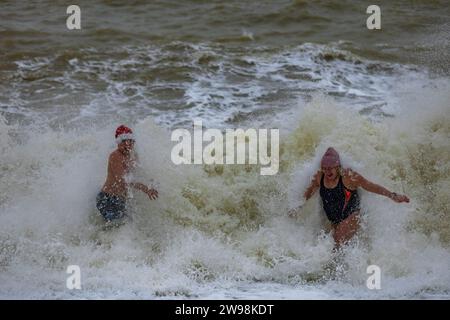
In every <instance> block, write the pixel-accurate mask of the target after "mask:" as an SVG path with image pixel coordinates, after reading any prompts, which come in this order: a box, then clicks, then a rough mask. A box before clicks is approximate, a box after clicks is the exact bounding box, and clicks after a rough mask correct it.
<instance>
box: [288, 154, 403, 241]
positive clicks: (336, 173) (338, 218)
mask: <svg viewBox="0 0 450 320" xmlns="http://www.w3.org/2000/svg"><path fill="white" fill-rule="evenodd" d="M359 187H361V188H363V189H365V190H367V191H369V192H373V193H376V194H379V195H383V196H385V197H388V198H389V199H391V200H393V201H395V202H397V203H401V202H409V198H408V197H407V196H405V195H400V194H397V193H395V192H391V191H389V190H387V189H386V188H384V187H382V186H380V185H377V184H375V183H373V182H370V181H369V180H367V179H365V178H364V177H363V176H362V175H360V174H359V173H357V172H356V171H353V170H351V169H349V168H347V169H343V168H342V166H341V161H340V157H339V154H338V152H337V151H336V150H335V149H333V148H328V149H327V151H326V152H325V154H324V155H323V157H322V160H321V169H320V170H319V171H317V173H316V174H315V175H314V177H313V179H312V181H311V184H310V185H309V187H308V188H307V189H306V192H305V194H304V197H305V199H306V200H308V199H310V198H311V197H312V196H313V195H314V193H315V192H316V191H317V190H320V197H321V199H322V204H323V209H324V210H325V213H326V215H327V218H328V220H329V221H330V222H331V225H332V232H333V238H334V241H335V244H336V247H340V246H341V245H342V244H344V243H346V242H347V241H349V240H350V239H351V238H352V237H353V236H354V235H355V233H356V232H357V231H358V229H359V214H360V200H359V195H358V191H357V189H358V188H359ZM297 212H298V209H296V210H291V211H290V212H289V215H290V216H291V217H292V216H295V215H296V214H297Z"/></svg>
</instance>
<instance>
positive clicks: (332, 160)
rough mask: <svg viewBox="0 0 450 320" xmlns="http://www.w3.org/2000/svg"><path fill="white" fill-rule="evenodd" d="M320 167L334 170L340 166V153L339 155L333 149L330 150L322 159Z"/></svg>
mask: <svg viewBox="0 0 450 320" xmlns="http://www.w3.org/2000/svg"><path fill="white" fill-rule="evenodd" d="M320 165H321V166H322V167H326V168H333V167H338V166H340V165H341V160H340V159H339V153H337V151H336V150H334V149H333V148H331V147H330V148H328V149H327V151H326V152H325V154H324V155H323V157H322V161H321V162H320Z"/></svg>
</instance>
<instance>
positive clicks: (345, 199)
mask: <svg viewBox="0 0 450 320" xmlns="http://www.w3.org/2000/svg"><path fill="white" fill-rule="evenodd" d="M323 179H324V176H323V175H322V179H321V180H320V197H321V198H322V202H323V209H324V210H325V213H326V214H327V217H328V220H330V221H331V223H333V224H338V223H340V222H342V221H344V220H345V219H346V218H347V217H348V216H349V215H351V214H352V213H353V212H355V211H358V210H359V209H360V205H359V196H358V192H357V191H356V190H349V189H347V188H346V187H345V186H344V183H343V182H342V177H339V182H338V184H337V186H336V187H334V188H332V189H328V188H327V187H325V185H324V182H323Z"/></svg>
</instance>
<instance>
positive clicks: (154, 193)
mask: <svg viewBox="0 0 450 320" xmlns="http://www.w3.org/2000/svg"><path fill="white" fill-rule="evenodd" d="M146 193H147V195H148V197H149V198H150V200H155V199H156V198H158V191H156V189H148V191H147V192H146Z"/></svg>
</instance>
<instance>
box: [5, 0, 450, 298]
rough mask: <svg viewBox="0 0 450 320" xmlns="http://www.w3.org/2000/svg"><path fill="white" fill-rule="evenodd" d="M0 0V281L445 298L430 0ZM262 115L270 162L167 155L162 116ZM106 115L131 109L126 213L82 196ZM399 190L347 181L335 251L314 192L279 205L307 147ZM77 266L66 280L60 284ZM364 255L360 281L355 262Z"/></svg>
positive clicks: (440, 36)
mask: <svg viewBox="0 0 450 320" xmlns="http://www.w3.org/2000/svg"><path fill="white" fill-rule="evenodd" d="M78 4H79V6H80V7H81V10H82V30H81V31H68V30H67V29H66V28H65V18H66V15H65V9H66V7H65V6H66V3H65V2H63V1H36V2H33V3H28V2H13V1H1V2H0V57H1V59H0V120H1V121H0V150H1V151H2V156H1V162H0V178H1V183H0V283H1V286H0V297H2V298H11V297H12V298H85V297H87V298H173V297H176V298H186V297H190V298H213V299H214V298H277V299H278V298H291V299H296V298H350V297H355V298H363V299H364V298H386V297H388V298H389V297H395V298H399V297H400V298H429V297H443V298H448V296H449V291H450V285H449V284H450V271H449V270H450V268H449V266H450V250H449V243H450V225H449V221H450V217H449V207H448V204H449V193H448V189H449V183H450V179H449V177H450V173H449V163H450V161H449V160H450V143H449V141H450V139H449V136H450V119H449V115H450V113H449V111H450V107H449V101H450V99H449V98H450V95H449V92H450V91H449V87H450V84H449V52H450V51H449V37H450V36H449V32H450V31H449V30H450V29H449V26H450V24H449V17H450V14H449V13H450V12H449V7H448V6H447V5H446V2H445V1H414V2H413V3H411V2H410V1H398V2H395V4H392V3H389V2H387V1H381V2H380V6H381V9H382V28H383V29H382V31H376V32H374V31H368V30H367V29H366V28H365V19H366V17H367V15H366V14H365V9H366V8H367V6H368V5H369V4H371V3H369V2H367V4H366V3H365V2H364V1H362V2H358V4H355V3H353V2H351V1H339V2H332V1H314V2H308V1H247V2H238V1H227V2H223V1H222V2H219V1H183V2H175V1H151V2H145V1H127V2H121V1H97V2H95V3H94V4H93V3H91V2H87V1H79V3H78ZM194 117H199V118H202V119H203V122H204V124H205V125H206V126H208V127H218V128H227V127H272V128H273V127H275V128H281V132H282V135H281V167H280V173H279V174H278V175H277V176H274V177H261V176H259V170H257V168H254V169H249V168H247V167H240V166H226V167H225V168H211V167H202V166H192V167H190V166H185V167H176V166H174V165H172V164H171V161H170V151H171V148H172V146H173V144H172V143H171V142H170V130H171V129H173V128H175V127H187V128H189V127H190V126H191V125H192V119H193V118H194ZM119 123H127V124H129V125H131V126H133V128H135V131H136V134H137V136H138V144H137V148H138V151H139V155H140V159H141V162H142V166H143V170H142V172H141V179H142V180H143V182H146V183H156V184H157V185H158V187H159V188H160V198H159V200H158V201H154V202H148V200H147V199H145V198H144V197H143V196H142V195H138V194H136V195H135V197H134V198H133V200H132V202H131V204H132V209H131V210H132V215H133V221H131V222H130V223H128V224H127V225H124V226H122V227H120V228H117V229H112V230H104V228H103V224H102V221H101V219H100V218H99V217H98V214H97V213H96V209H95V203H94V201H95V195H96V193H97V191H98V189H99V187H100V186H101V184H102V183H103V180H104V178H105V170H106V168H105V165H106V159H107V156H108V154H109V152H111V151H112V150H113V147H114V145H113V139H112V138H113V137H112V132H113V131H114V129H115V127H116V126H117V124H119ZM329 145H333V146H335V148H336V149H338V150H339V151H340V152H341V156H342V158H343V161H344V164H345V165H346V166H351V167H353V168H355V169H356V170H358V171H360V172H361V173H362V174H364V175H365V176H367V177H368V178H370V179H373V180H374V181H376V182H378V183H380V184H382V185H385V186H386V187H388V188H389V189H392V190H396V191H398V192H404V193H406V194H408V195H409V196H410V197H411V199H412V202H411V204H409V205H397V204H394V203H392V202H389V201H387V200H385V198H382V197H379V196H375V195H369V194H367V193H364V192H362V201H363V208H364V215H363V228H362V232H361V235H360V236H359V237H357V238H356V239H355V243H353V244H352V245H350V246H348V247H347V248H345V250H344V252H343V253H342V256H341V257H340V258H339V261H340V263H338V264H337V265H334V266H333V264H332V263H331V262H330V261H332V260H333V255H332V253H331V248H332V246H333V243H332V239H331V237H330V236H329V235H328V234H326V233H325V232H324V231H323V229H324V219H323V213H322V212H321V210H320V206H319V202H318V201H319V200H318V199H317V197H315V198H313V199H312V200H311V201H310V202H309V203H308V205H307V206H306V207H305V209H304V212H302V215H301V217H300V218H298V219H297V220H294V221H293V220H292V219H289V218H287V217H286V212H287V210H288V208H289V207H291V206H293V205H295V203H296V202H297V201H298V198H299V196H300V194H301V193H302V190H303V188H304V187H305V185H306V183H307V182H308V181H309V179H310V176H311V175H312V173H313V172H314V171H315V170H316V169H317V166H318V161H319V158H320V156H321V155H322V154H323V152H324V150H325V149H326V148H327V147H328V146H329ZM70 264H76V265H79V266H80V267H81V271H82V286H83V289H82V290H81V291H70V290H67V289H66V287H65V284H66V277H67V276H68V275H67V274H66V273H65V271H66V268H67V266H68V265H70ZM370 264H376V265H379V266H380V267H381V270H382V290H376V291H372V290H368V289H367V287H366V285H365V281H366V279H367V277H368V275H367V274H366V268H367V266H368V265H370Z"/></svg>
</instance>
